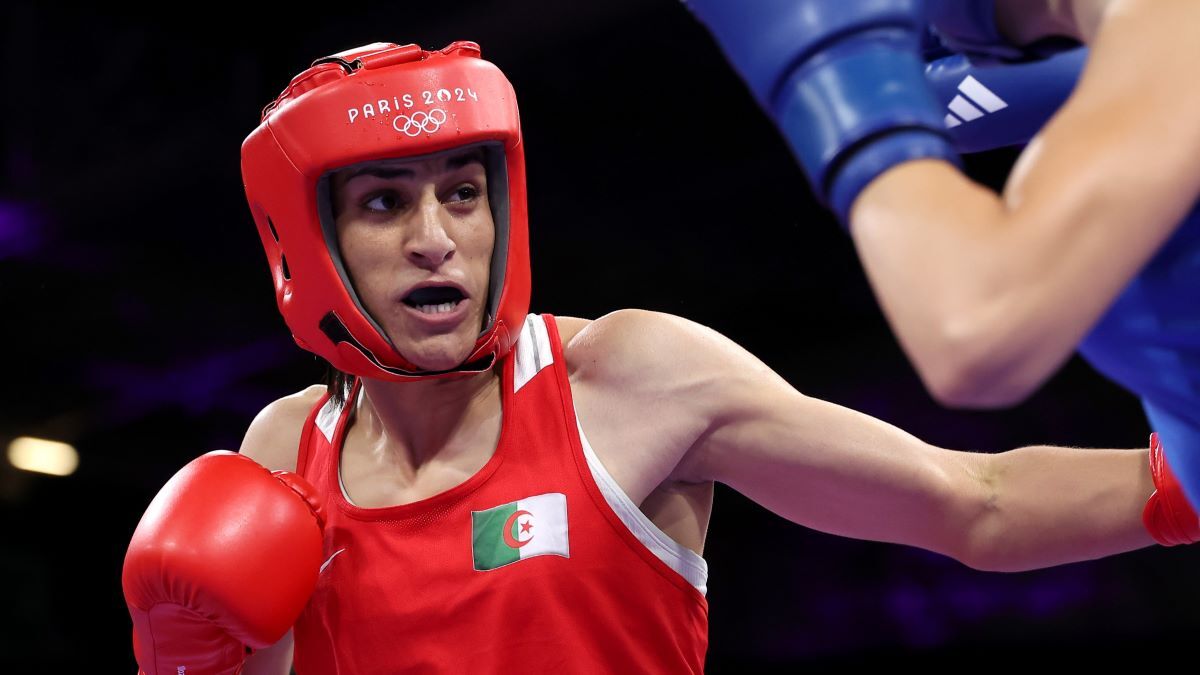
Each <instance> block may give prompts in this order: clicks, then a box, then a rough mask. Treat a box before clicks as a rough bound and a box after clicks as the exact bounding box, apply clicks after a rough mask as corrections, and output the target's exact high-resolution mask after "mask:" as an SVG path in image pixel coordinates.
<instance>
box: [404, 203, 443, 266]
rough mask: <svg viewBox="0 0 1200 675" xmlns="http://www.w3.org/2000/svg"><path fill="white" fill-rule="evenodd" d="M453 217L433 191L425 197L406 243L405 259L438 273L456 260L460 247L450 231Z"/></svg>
mask: <svg viewBox="0 0 1200 675" xmlns="http://www.w3.org/2000/svg"><path fill="white" fill-rule="evenodd" d="M452 217H453V216H451V215H450V214H449V213H447V212H446V209H445V207H444V206H443V205H442V203H441V201H440V200H439V199H438V198H437V196H436V195H435V194H433V193H432V191H428V192H426V193H425V194H422V195H421V199H420V202H419V204H418V206H417V209H416V212H415V213H414V217H413V222H412V227H411V228H410V229H409V233H408V237H406V239H405V242H404V254H405V256H407V257H408V259H409V260H411V261H412V262H413V263H415V264H416V265H418V266H420V267H422V268H425V269H436V268H437V267H438V266H440V265H442V264H443V263H445V262H446V261H447V260H449V259H450V258H452V257H454V252H455V249H456V247H455V244H454V240H453V239H451V238H450V233H449V232H448V231H447V229H446V228H447V226H448V225H449V221H450V219H451V218H452Z"/></svg>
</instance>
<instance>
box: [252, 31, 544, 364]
mask: <svg viewBox="0 0 1200 675" xmlns="http://www.w3.org/2000/svg"><path fill="white" fill-rule="evenodd" d="M464 146H480V147H482V148H483V149H484V156H485V166H486V168H487V171H488V199H489V202H490V203H491V205H492V218H493V221H494V222H495V225H496V244H495V249H494V252H493V254H492V263H491V285H490V288H489V291H488V306H487V312H486V315H485V319H484V325H483V327H482V332H481V333H480V334H479V337H478V338H477V340H476V341H475V346H474V348H473V349H472V350H471V353H470V355H469V356H468V357H467V359H466V360H465V361H464V362H463V363H462V364H461V365H459V366H458V367H457V368H455V369H452V370H449V371H439V372H430V371H423V370H421V369H420V368H418V367H417V366H416V365H414V364H413V363H411V362H410V361H408V360H407V359H406V358H405V357H404V356H403V355H401V354H400V352H399V351H398V350H397V349H396V348H395V347H394V346H393V344H392V343H391V341H390V340H389V339H388V337H387V335H386V334H385V333H384V331H383V330H382V329H381V328H380V326H379V325H378V324H377V323H376V321H375V320H374V319H373V318H372V317H371V316H370V315H369V314H368V313H367V312H366V310H365V309H364V308H363V306H362V304H361V303H360V301H359V299H358V296H357V294H356V293H355V291H354V287H353V285H352V284H351V283H350V281H349V275H348V274H347V273H346V271H345V269H344V266H343V264H342V261H341V256H340V253H339V251H338V247H337V237H336V233H335V232H334V229H333V217H332V212H331V206H330V199H329V197H330V195H329V176H330V174H331V173H332V172H334V171H336V170H338V169H343V168H346V167H349V166H352V165H355V164H360V163H364V162H372V161H379V160H394V159H407V158H418V157H423V156H428V155H432V154H436V153H439V152H443V151H446V150H451V149H455V148H462V147H464ZM242 178H243V180H244V182H245V187H246V198H247V200H248V201H249V203H250V210H251V212H252V213H253V216H254V221H255V223H256V225H257V226H258V234H259V237H260V238H261V239H262V243H263V248H264V249H265V250H266V253H267V261H268V263H269V264H270V266H271V274H272V278H273V280H274V284H275V299H276V303H277V304H278V306H279V311H280V313H281V314H283V318H284V321H286V322H287V325H288V328H290V329H291V331H292V337H293V338H294V339H295V341H296V344H298V345H300V346H301V347H302V348H304V349H307V350H308V351H310V352H313V353H314V354H317V355H318V356H321V357H323V358H324V359H325V360H327V361H329V363H330V364H332V365H333V366H334V367H335V368H337V369H339V370H342V371H344V372H347V373H351V374H353V375H359V376H363V377H372V378H376V379H383V380H391V381H404V380H413V379H422V378H430V377H449V376H455V375H463V374H472V373H478V372H482V371H484V370H487V369H488V368H490V367H491V366H492V365H494V364H495V363H496V362H497V361H498V360H499V359H501V358H503V357H504V356H505V355H506V354H507V353H508V352H509V351H510V350H511V349H512V346H513V342H514V341H515V340H516V338H517V335H518V333H519V332H520V326H521V323H522V322H523V321H524V320H525V314H526V313H527V312H528V311H529V294H530V275H529V227H528V220H527V214H526V208H525V159H524V151H523V147H522V145H521V127H520V119H519V116H518V113H517V103H516V96H515V94H514V93H513V89H512V85H511V84H509V82H508V80H507V79H506V78H505V77H504V74H503V73H501V72H500V70H499V69H498V68H496V67H495V66H494V65H492V64H491V63H488V62H487V61H484V60H482V59H481V58H479V46H478V45H476V44H475V43H473V42H455V43H452V44H450V45H449V46H447V47H446V48H444V49H442V50H439V51H426V50H423V49H421V48H420V47H418V46H417V45H402V46H401V45H395V44H391V43H375V44H371V45H367V46H365V47H360V48H357V49H351V50H348V51H345V52H341V53H339V54H335V55H333V56H330V57H326V58H323V59H318V60H317V61H315V62H314V63H313V66H312V67H311V68H309V69H308V70H306V71H304V72H303V73H301V74H299V75H297V76H296V77H295V78H293V79H292V81H291V83H290V84H289V85H288V87H287V88H286V89H284V91H283V93H282V94H280V95H279V97H278V98H277V99H275V101H273V102H272V103H271V104H270V105H268V106H267V107H266V109H265V110H264V111H263V116H262V122H261V123H260V124H259V126H258V128H257V129H255V130H254V131H253V132H252V133H251V134H250V135H249V136H248V137H247V138H246V141H245V142H244V143H243V144H242Z"/></svg>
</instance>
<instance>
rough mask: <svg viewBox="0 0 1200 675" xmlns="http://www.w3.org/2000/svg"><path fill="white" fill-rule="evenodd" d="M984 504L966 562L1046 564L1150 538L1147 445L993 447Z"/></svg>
mask: <svg viewBox="0 0 1200 675" xmlns="http://www.w3.org/2000/svg"><path fill="white" fill-rule="evenodd" d="M981 471H982V473H981V474H980V475H979V480H980V481H981V482H982V484H983V486H984V494H985V495H986V496H987V504H986V507H985V508H984V509H983V510H982V511H981V514H982V515H980V517H979V518H978V520H977V522H976V523H975V524H974V525H972V527H971V529H970V533H969V537H968V544H967V553H966V554H965V555H964V562H966V563H967V564H969V565H971V566H972V567H975V568H977V569H982V570H987V571H997V572H1017V571H1022V570H1030V569H1037V568H1042V567H1051V566H1054V565H1061V564H1064V563H1070V562H1076V561H1080V560H1091V559H1095V558H1100V557H1104V556H1107V555H1113V554H1116V553H1121V552H1124V551H1131V550H1134V549H1137V548H1142V547H1144V546H1149V545H1151V544H1153V543H1154V540H1153V539H1152V538H1151V537H1150V535H1149V533H1147V531H1146V529H1145V527H1144V526H1143V523H1142V510H1143V508H1144V507H1145V504H1146V500H1147V499H1148V498H1149V497H1150V495H1151V493H1153V492H1154V482H1153V479H1152V477H1151V474H1150V466H1149V455H1148V453H1147V452H1146V451H1145V450H1095V449H1078V448H1056V447H1045V446H1035V447H1028V448H1020V449H1018V450H1012V451H1010V452H1005V453H1000V454H996V455H991V456H989V458H988V461H986V462H984V463H983V464H982V469H981Z"/></svg>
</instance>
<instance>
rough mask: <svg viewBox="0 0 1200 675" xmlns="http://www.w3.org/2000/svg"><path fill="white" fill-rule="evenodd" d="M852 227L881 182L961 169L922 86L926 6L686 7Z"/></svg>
mask: <svg viewBox="0 0 1200 675" xmlns="http://www.w3.org/2000/svg"><path fill="white" fill-rule="evenodd" d="M687 4H688V7H689V8H691V10H692V12H693V13H695V14H696V16H697V17H698V18H699V19H700V20H701V22H703V23H704V24H705V25H706V26H708V28H709V30H710V31H711V32H712V34H713V36H714V37H716V39H717V42H718V43H719V44H720V45H721V48H722V49H723V50H724V52H725V54H726V56H727V57H728V58H729V60H730V62H731V63H732V64H733V66H734V67H735V68H736V69H737V70H738V72H739V73H740V74H741V75H742V77H743V78H744V79H745V80H746V83H747V84H748V85H749V86H750V89H751V91H753V92H754V95H755V96H756V97H757V98H758V100H759V102H760V103H761V104H762V106H763V107H764V108H766V110H767V111H768V112H769V113H770V114H771V115H772V116H773V117H774V118H775V121H776V124H777V125H778V126H779V128H780V130H781V131H782V132H783V135H784V137H785V138H786V139H787V141H788V143H789V144H790V145H791V147H792V151H793V152H794V153H795V155H796V158H797V159H798V160H799V161H800V164H801V165H802V166H803V167H804V170H805V172H806V173H807V174H808V177H809V180H810V181H811V182H812V184H813V188H814V190H816V192H817V194H818V195H820V196H821V197H822V198H823V199H824V201H825V202H826V203H827V204H828V205H829V206H830V207H831V208H832V209H833V210H834V212H835V213H837V215H838V216H839V217H840V218H841V219H842V222H843V223H844V222H846V217H847V215H848V212H849V210H850V206H851V205H852V204H853V202H854V199H855V197H857V196H858V194H859V192H861V191H862V189H863V188H865V187H866V186H867V184H868V183H870V182H871V181H872V180H874V179H875V177H877V176H878V175H879V174H881V173H883V172H884V171H886V170H887V169H889V168H891V167H892V166H894V165H896V164H899V163H901V162H905V161H908V160H912V159H921V158H938V159H945V160H949V161H951V162H955V163H957V161H958V156H957V154H956V153H955V151H954V148H953V147H952V146H951V144H950V141H949V139H948V135H947V131H946V128H945V123H944V121H943V117H944V113H943V111H942V108H941V106H940V105H939V104H938V102H937V100H936V99H935V98H934V97H933V95H932V93H931V92H930V90H929V88H928V86H927V85H926V83H925V77H924V70H925V62H924V59H923V58H922V57H921V44H922V42H921V39H922V36H923V35H924V34H925V32H926V21H925V17H924V14H923V12H922V7H923V5H922V2H921V0H755V1H754V2H738V1H737V0H688V1H687Z"/></svg>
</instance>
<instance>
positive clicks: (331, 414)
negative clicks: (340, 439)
mask: <svg viewBox="0 0 1200 675" xmlns="http://www.w3.org/2000/svg"><path fill="white" fill-rule="evenodd" d="M341 416H342V407H341V406H340V405H336V404H335V403H334V401H333V399H332V398H331V399H329V400H328V401H325V405H323V406H321V410H320V412H318V413H317V428H318V429H320V430H321V433H322V434H324V436H325V440H327V441H329V444H330V445H333V433H334V432H335V431H337V423H338V418H339V417H341Z"/></svg>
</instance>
